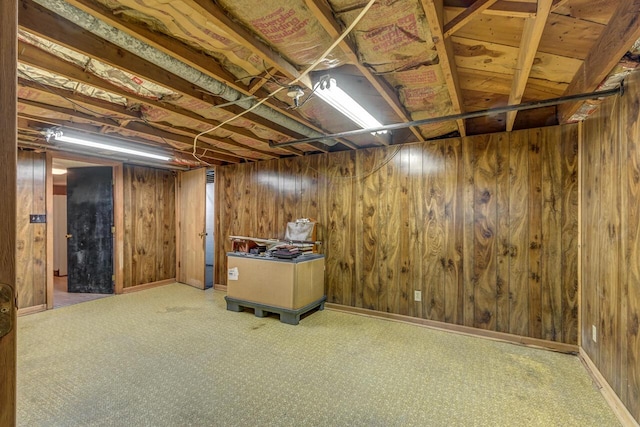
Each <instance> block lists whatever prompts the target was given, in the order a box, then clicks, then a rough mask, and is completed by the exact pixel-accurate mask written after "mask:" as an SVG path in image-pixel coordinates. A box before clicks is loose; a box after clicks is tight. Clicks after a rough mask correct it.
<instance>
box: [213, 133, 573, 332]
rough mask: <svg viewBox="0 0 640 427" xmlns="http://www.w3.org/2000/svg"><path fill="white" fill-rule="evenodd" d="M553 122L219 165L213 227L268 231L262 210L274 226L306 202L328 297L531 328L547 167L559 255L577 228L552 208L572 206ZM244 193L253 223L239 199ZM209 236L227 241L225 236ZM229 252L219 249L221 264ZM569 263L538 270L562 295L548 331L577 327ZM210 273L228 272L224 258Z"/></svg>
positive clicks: (538, 290)
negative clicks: (556, 325) (556, 323)
mask: <svg viewBox="0 0 640 427" xmlns="http://www.w3.org/2000/svg"><path fill="white" fill-rule="evenodd" d="M574 127H575V126H574ZM549 135H554V134H553V133H551V134H549V133H547V130H539V131H533V132H531V131H520V132H512V133H510V134H507V133H503V134H495V135H491V136H481V137H469V138H454V139H450V140H442V141H430V142H425V143H416V144H410V145H405V146H402V147H398V146H396V147H381V148H371V149H366V150H357V151H350V152H336V153H327V154H321V155H315V156H305V157H296V158H290V159H278V160H272V161H267V162H259V163H254V164H240V165H229V166H223V167H219V168H218V171H217V174H218V175H217V176H218V178H219V179H218V183H219V185H220V186H221V187H220V188H219V190H218V192H217V197H218V202H217V203H218V204H217V206H218V207H219V214H218V221H219V233H220V236H228V235H230V234H248V235H256V236H258V237H272V236H269V235H264V234H262V235H260V233H258V231H257V230H258V229H259V231H261V232H264V233H268V229H269V228H270V225H269V224H271V223H272V224H273V230H274V231H276V232H277V233H282V232H283V227H284V223H285V221H284V218H285V216H291V217H294V216H310V215H308V214H306V211H307V210H308V206H311V209H314V208H316V209H317V210H316V215H317V217H316V219H317V221H318V223H319V238H320V239H321V240H322V241H323V245H321V251H322V252H324V254H325V256H326V259H325V261H326V282H325V291H326V294H327V296H328V298H329V301H332V302H337V303H340V304H345V305H349V306H353V307H365V308H367V309H372V310H379V311H383V312H390V313H397V314H408V315H410V316H414V317H421V318H425V319H436V320H438V321H444V322H448V323H458V324H464V325H470V326H474V325H475V326H476V327H482V328H486V329H492V330H498V329H500V330H504V331H507V332H511V333H516V334H521V335H523V336H532V335H533V333H534V332H535V331H536V330H537V336H538V337H539V336H542V327H541V326H542V323H541V322H542V286H543V285H542V272H543V268H542V261H543V260H544V259H550V256H549V255H548V254H546V253H545V250H546V245H547V241H546V236H545V234H543V232H542V231H543V218H542V215H543V202H544V199H543V178H544V179H547V181H548V182H550V183H555V184H553V185H555V187H553V186H551V187H549V190H548V191H547V193H548V194H550V195H553V197H552V196H549V200H550V201H551V202H549V203H548V211H547V215H551V214H553V215H555V216H556V217H557V218H558V223H557V224H552V225H548V226H547V227H548V228H547V230H548V232H549V233H551V232H552V233H551V235H554V234H553V233H555V236H556V238H558V237H557V236H561V237H560V239H561V241H562V244H563V246H562V253H561V252H560V251H558V254H557V258H558V260H557V261H555V262H557V263H561V262H563V260H564V259H569V258H570V257H571V256H574V257H575V256H576V253H577V247H574V248H573V249H572V248H571V244H570V243H566V242H571V241H572V239H574V240H573V241H575V238H576V236H575V234H576V233H577V230H574V229H572V228H571V227H570V226H569V223H568V222H564V223H563V222H561V221H560V218H562V219H563V221H564V219H567V220H568V218H569V216H562V215H564V214H563V213H562V211H563V210H564V209H565V207H566V206H570V205H571V202H570V201H567V200H566V197H574V198H575V195H576V191H577V189H576V188H575V186H574V187H572V188H570V189H569V190H567V191H565V187H564V185H565V184H564V183H565V182H570V179H571V178H570V176H567V175H566V174H565V171H569V170H570V167H569V166H564V165H563V164H562V162H558V159H564V158H563V157H562V156H563V154H562V144H560V143H557V144H556V143H552V142H553V141H552V140H553V137H552V136H551V137H550V136H549ZM558 135H560V134H558ZM545 138H547V139H548V142H547V143H545ZM545 144H546V145H545ZM542 147H546V148H545V149H546V150H547V154H545V156H546V157H545V159H548V160H547V163H548V165H547V166H545V167H544V168H543V151H542ZM552 159H556V160H555V163H553V162H552V161H551V160H552ZM563 161H564V160H563ZM567 161H569V160H567ZM549 164H550V165H549ZM566 173H567V174H569V173H570V172H566ZM547 175H548V176H547ZM285 178H286V180H285ZM291 183H294V184H291ZM567 185H568V184H567ZM558 186H559V188H560V190H558V189H557V188H558ZM285 193H287V194H285ZM311 195H313V196H311ZM554 198H555V200H554ZM246 199H251V200H252V201H251V204H250V206H253V207H252V208H251V209H252V210H253V216H254V217H255V221H254V222H253V224H254V225H253V226H252V225H251V224H252V222H251V221H245V220H244V219H240V216H239V215H238V213H237V211H238V210H243V209H245V207H246V206H247V201H246ZM314 203H315V204H314ZM531 205H533V206H534V208H533V209H531ZM554 209H555V212H554V211H553V210H554ZM265 214H266V215H268V216H269V217H272V218H277V219H274V220H271V219H269V218H264V215H265ZM242 215H244V213H242V214H241V216H242ZM567 215H569V214H567ZM562 226H564V227H562ZM572 233H573V234H572ZM530 234H531V236H530ZM221 241H222V242H223V243H220V242H221ZM532 242H533V244H532ZM218 243H219V244H220V245H221V246H222V247H224V245H225V244H226V242H225V238H224V237H223V238H221V239H218ZM565 243H566V245H568V246H566V245H565ZM565 248H566V251H568V252H565ZM227 250H228V249H227ZM571 251H574V252H573V253H572V252H571ZM225 252H226V251H221V250H217V254H218V255H217V256H218V259H217V263H218V265H224V263H225V258H224V253H225ZM531 254H533V258H532V259H531V258H530V256H531ZM545 257H547V258H545ZM567 257H569V258H567ZM570 264H571V263H568V264H567V265H566V268H565V265H562V274H559V275H558V277H556V278H554V279H553V280H549V281H548V282H547V283H545V286H546V287H547V291H548V293H549V295H551V292H556V293H555V294H554V295H560V298H561V304H560V305H557V304H549V307H550V308H551V310H553V312H550V313H549V314H550V315H551V316H555V317H553V318H554V319H555V318H560V319H561V320H562V321H561V322H560V323H561V324H562V327H563V329H562V331H561V332H562V333H558V334H556V336H555V339H556V340H557V341H562V340H564V339H565V338H564V336H565V334H564V330H565V329H566V330H567V336H570V335H571V333H573V334H574V336H575V327H576V324H575V313H571V312H566V311H565V309H567V310H570V308H571V307H572V304H573V303H572V302H571V301H565V299H566V298H568V297H569V294H568V293H567V292H564V291H563V289H565V288H564V287H563V286H564V282H565V281H571V280H575V276H576V274H577V271H576V268H577V267H576V266H575V263H574V264H573V267H572V266H571V265H570ZM532 267H533V268H532ZM551 271H552V270H550V273H551ZM530 273H533V274H530ZM550 273H549V274H547V276H549V277H550V276H551V274H550ZM219 274H220V275H221V277H220V278H221V279H222V281H221V284H224V283H225V282H226V271H224V270H221V271H219ZM498 279H500V280H498ZM530 285H532V286H530ZM556 288H558V289H556ZM414 290H420V291H422V302H416V301H414V298H413V291H414ZM554 298H555V296H554ZM498 306H499V307H500V309H498ZM558 310H559V311H560V313H557V311H558ZM487 313H489V314H487ZM558 316H559V317H558ZM498 319H500V320H498ZM564 319H574V321H573V323H571V322H568V323H567V324H566V325H565V323H563V322H564ZM532 324H535V325H534V326H532ZM571 328H573V332H572V331H571Z"/></svg>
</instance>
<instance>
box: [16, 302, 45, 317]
mask: <svg viewBox="0 0 640 427" xmlns="http://www.w3.org/2000/svg"><path fill="white" fill-rule="evenodd" d="M46 310H47V304H40V305H34V306H32V307H25V308H19V309H18V316H26V315H28V314H33V313H39V312H41V311H46Z"/></svg>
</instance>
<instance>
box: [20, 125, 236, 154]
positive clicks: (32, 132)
mask: <svg viewBox="0 0 640 427" xmlns="http://www.w3.org/2000/svg"><path fill="white" fill-rule="evenodd" d="M50 121H51V120H50ZM51 125H52V123H48V122H46V121H43V120H42V119H41V118H38V117H36V118H33V119H32V118H29V116H28V115H26V116H23V117H20V116H19V117H18V129H19V131H20V134H21V136H22V140H21V141H19V142H22V143H24V144H29V145H31V146H39V147H41V148H44V149H51V148H54V147H53V146H51V145H50V144H48V143H47V142H46V141H45V139H44V134H43V132H44V131H43V129H46V128H47V127H49V126H51ZM74 126H75V127H76V129H75V130H77V131H81V132H86V133H94V134H96V135H101V134H100V132H99V131H96V129H99V128H97V127H96V126H92V125H82V124H79V123H75V124H74ZM36 135H37V136H38V138H39V140H41V141H42V142H31V141H24V139H25V138H27V137H29V136H30V137H31V138H33V137H35V136H36ZM200 151H201V153H196V154H197V155H198V157H199V158H201V159H202V160H204V161H205V162H207V163H210V164H216V165H222V164H224V163H228V162H223V161H220V160H218V159H216V158H214V157H212V156H211V155H208V154H207V153H208V151H207V150H206V149H201V150H200ZM174 152H178V153H180V154H183V155H184V157H185V158H187V159H189V160H190V158H192V157H193V154H192V152H191V151H185V150H178V149H176V150H174ZM178 160H182V159H181V158H179V159H178ZM193 161H195V159H194V160H193Z"/></svg>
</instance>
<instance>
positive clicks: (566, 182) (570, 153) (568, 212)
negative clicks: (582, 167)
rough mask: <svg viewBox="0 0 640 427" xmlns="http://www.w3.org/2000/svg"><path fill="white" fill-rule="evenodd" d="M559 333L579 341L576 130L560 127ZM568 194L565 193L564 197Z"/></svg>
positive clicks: (574, 127) (565, 338) (570, 340)
mask: <svg viewBox="0 0 640 427" xmlns="http://www.w3.org/2000/svg"><path fill="white" fill-rule="evenodd" d="M561 130H562V135H561V138H562V152H561V153H560V158H561V167H562V171H561V176H562V195H563V197H562V203H563V206H562V212H561V216H562V219H561V221H562V236H561V242H562V260H561V262H562V270H561V274H562V294H563V295H562V296H561V297H560V299H561V301H562V303H563V304H564V306H563V307H562V313H563V318H562V336H563V338H564V340H565V341H569V342H578V336H577V334H578V327H577V321H578V276H576V274H574V272H575V271H577V269H578V252H577V251H576V250H575V248H576V247H577V245H578V209H579V206H578V191H577V189H578V129H577V127H576V126H571V127H563V128H562V129H561ZM565 195H567V196H565Z"/></svg>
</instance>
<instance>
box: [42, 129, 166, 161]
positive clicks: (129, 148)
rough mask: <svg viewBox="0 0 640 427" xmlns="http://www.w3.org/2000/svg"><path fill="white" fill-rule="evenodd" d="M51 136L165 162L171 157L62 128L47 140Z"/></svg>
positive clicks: (49, 133)
mask: <svg viewBox="0 0 640 427" xmlns="http://www.w3.org/2000/svg"><path fill="white" fill-rule="evenodd" d="M51 138H53V140H54V141H59V142H65V143H67V144H75V145H82V146H84V147H90V148H97V149H99V150H108V151H115V152H118V153H125V154H131V155H132V156H139V157H147V158H150V159H156V160H162V161H165V162H166V161H169V160H170V159H171V157H170V156H167V155H165V154H155V153H152V152H149V151H142V150H138V149H137V148H133V146H132V145H131V144H129V145H127V146H125V145H123V144H120V143H118V145H115V143H108V144H107V143H102V142H97V141H93V140H90V139H87V138H85V137H81V136H76V135H71V134H68V133H67V131H62V130H54V131H49V132H48V134H47V140H49V139H51Z"/></svg>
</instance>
